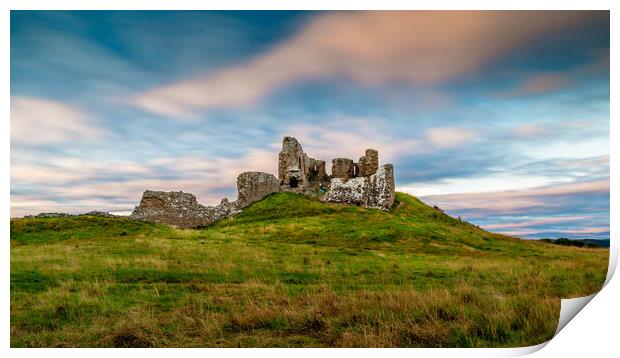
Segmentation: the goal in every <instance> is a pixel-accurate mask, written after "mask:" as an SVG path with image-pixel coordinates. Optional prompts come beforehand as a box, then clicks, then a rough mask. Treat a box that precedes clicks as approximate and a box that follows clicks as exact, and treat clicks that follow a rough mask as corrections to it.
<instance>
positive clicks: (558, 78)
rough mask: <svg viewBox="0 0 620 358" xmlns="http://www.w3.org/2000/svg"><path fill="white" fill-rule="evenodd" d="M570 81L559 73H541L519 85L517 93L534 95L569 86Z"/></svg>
mask: <svg viewBox="0 0 620 358" xmlns="http://www.w3.org/2000/svg"><path fill="white" fill-rule="evenodd" d="M570 84H571V81H570V80H569V79H568V78H566V77H565V76H564V75H562V74H559V73H543V74H539V75H535V76H532V77H530V78H528V79H526V80H525V81H523V83H521V85H520V87H519V89H518V92H520V93H523V94H536V93H541V92H549V91H553V90H557V89H561V88H565V87H566V86H568V85H570Z"/></svg>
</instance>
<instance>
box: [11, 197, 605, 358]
mask: <svg viewBox="0 0 620 358" xmlns="http://www.w3.org/2000/svg"><path fill="white" fill-rule="evenodd" d="M608 253H609V252H608V250H606V249H588V248H576V247H564V246H558V245H552V244H548V243H542V242H531V241H524V240H519V239H515V238H510V237H506V236H502V235H497V234H493V233H489V232H486V231H484V230H481V229H479V228H478V227H476V226H474V225H471V224H469V223H467V222H462V221H460V220H457V219H455V218H452V217H450V216H448V215H445V214H444V213H442V212H441V211H439V210H437V209H434V208H431V207H429V206H427V205H425V204H424V203H422V202H420V201H419V200H417V199H416V198H414V197H412V196H409V195H406V194H400V193H398V194H397V203H396V205H395V206H394V208H393V209H392V210H391V211H389V212H384V211H380V210H373V209H367V208H361V207H349V206H340V205H335V204H324V203H320V202H318V201H315V200H312V199H309V198H307V197H304V196H299V195H295V194H290V193H279V194H275V195H271V196H269V197H267V198H265V199H264V200H262V201H260V202H257V203H254V204H253V205H252V206H250V207H249V208H247V209H246V210H244V212H243V213H241V214H239V215H237V216H235V217H233V218H230V219H226V220H223V221H221V222H219V223H217V224H215V225H212V226H210V227H208V228H206V229H203V230H176V229H172V228H169V227H166V226H163V225H154V224H147V223H142V222H136V221H131V220H128V219H125V218H101V217H70V218H47V219H43V218H42V219H14V220H11V346H13V347H23V346H35V347H36V346H45V347H50V346H82V347H92V346H118V347H134V346H135V347H160V346H173V347H175V346H176V347H178V346H218V347H237V346H260V347H263V346H286V347H291V346H319V347H321V346H389V347H394V346H432V347H439V346H465V347H470V346H522V345H532V344H538V343H541V342H543V341H545V340H547V339H549V338H550V337H552V335H553V333H554V331H555V328H556V325H557V319H558V316H559V299H560V298H567V297H575V296H582V295H586V294H590V293H592V292H594V291H596V290H598V289H599V288H600V287H601V285H602V283H603V281H604V278H605V275H606V270H607V258H608Z"/></svg>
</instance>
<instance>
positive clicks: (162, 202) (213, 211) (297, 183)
mask: <svg viewBox="0 0 620 358" xmlns="http://www.w3.org/2000/svg"><path fill="white" fill-rule="evenodd" d="M280 191H288V192H294V193H299V194H304V195H308V196H311V197H315V198H318V199H319V200H321V201H323V202H330V203H340V204H345V205H356V206H364V207H369V208H375V209H380V210H389V209H390V207H392V204H393V203H394V167H393V166H392V164H384V165H382V166H379V153H378V152H377V151H376V150H374V149H366V152H365V153H364V156H362V157H360V158H359V160H358V162H357V163H356V162H353V160H352V159H348V158H335V159H333V160H332V174H331V176H330V175H328V174H327V172H326V170H325V161H323V160H318V159H314V158H310V157H308V155H307V154H306V153H305V152H304V151H303V148H302V147H301V144H299V142H298V141H297V139H295V138H293V137H284V139H283V141H282V151H281V152H280V153H279V155H278V177H277V178H276V177H275V176H274V175H272V174H268V173H262V172H244V173H241V174H240V175H239V176H238V177H237V193H238V194H237V200H235V201H232V202H230V201H228V199H226V198H224V199H222V202H221V203H220V204H219V205H217V206H204V205H201V204H199V203H198V202H197V200H196V197H195V196H194V195H193V194H189V193H184V192H182V191H180V192H163V191H151V190H147V191H145V192H144V193H143V195H142V199H141V200H140V204H139V205H138V206H136V208H135V209H134V211H133V212H132V214H131V216H130V217H131V218H133V219H137V220H143V221H148V222H156V223H163V224H168V225H174V226H177V227H181V228H200V227H205V226H207V225H209V224H212V223H214V222H216V221H218V220H221V219H223V218H226V217H229V216H233V215H235V214H237V213H239V212H241V210H243V208H245V207H247V206H249V205H250V204H251V203H253V202H255V201H258V200H261V199H262V198H264V197H265V196H267V195H269V194H272V193H276V192H280Z"/></svg>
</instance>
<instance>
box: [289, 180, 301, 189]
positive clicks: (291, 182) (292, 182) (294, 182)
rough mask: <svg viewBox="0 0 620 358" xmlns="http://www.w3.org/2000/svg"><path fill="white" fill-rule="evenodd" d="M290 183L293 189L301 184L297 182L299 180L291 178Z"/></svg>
mask: <svg viewBox="0 0 620 358" xmlns="http://www.w3.org/2000/svg"><path fill="white" fill-rule="evenodd" d="M289 183H290V186H291V188H297V184H298V183H299V182H298V181H297V178H291V180H290V182H289Z"/></svg>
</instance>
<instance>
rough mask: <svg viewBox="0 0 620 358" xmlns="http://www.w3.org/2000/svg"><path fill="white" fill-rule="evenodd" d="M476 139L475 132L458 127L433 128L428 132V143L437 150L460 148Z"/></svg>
mask: <svg viewBox="0 0 620 358" xmlns="http://www.w3.org/2000/svg"><path fill="white" fill-rule="evenodd" d="M474 137H475V133H474V131H472V130H469V129H465V128H456V127H440V128H432V129H429V130H428V131H427V132H426V139H427V141H428V142H429V143H430V144H432V145H433V146H435V147H437V148H454V147H458V146H461V145H463V144H465V143H466V142H468V141H470V140H471V139H473V138H474Z"/></svg>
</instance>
